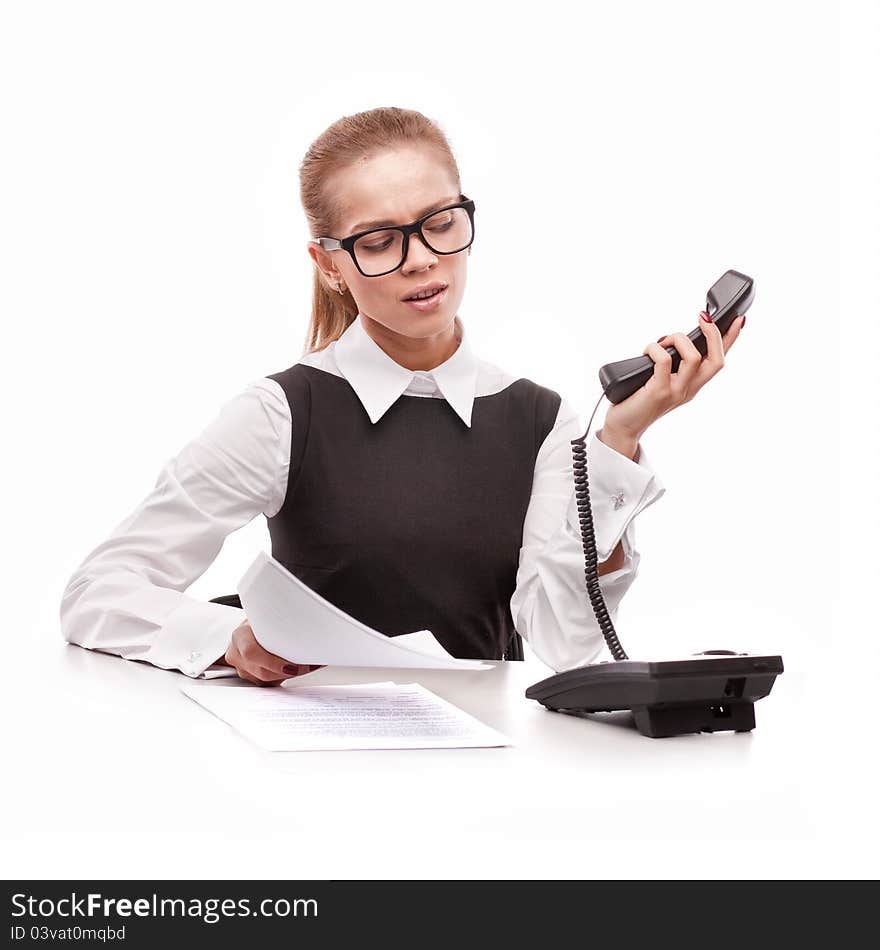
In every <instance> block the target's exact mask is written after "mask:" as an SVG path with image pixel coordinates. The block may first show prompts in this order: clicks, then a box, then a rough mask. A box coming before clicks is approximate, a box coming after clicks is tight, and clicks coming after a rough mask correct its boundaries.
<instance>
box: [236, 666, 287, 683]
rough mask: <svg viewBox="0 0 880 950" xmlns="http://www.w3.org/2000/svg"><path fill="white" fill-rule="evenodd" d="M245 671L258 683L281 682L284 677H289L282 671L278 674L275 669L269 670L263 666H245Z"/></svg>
mask: <svg viewBox="0 0 880 950" xmlns="http://www.w3.org/2000/svg"><path fill="white" fill-rule="evenodd" d="M246 672H247V673H249V674H250V676H252V677H253V678H254V680H255V681H256V682H259V683H260V684H272V683H283V682H284V681H285V680H286V679H289V677H288V676H286V675H284V674H283V673H282V674H281V675H280V676H279V675H278V673H277V672H276V671H275V670H270V669H268V668H267V667H265V666H257V667H253V666H251V667H248V668H247V671H246Z"/></svg>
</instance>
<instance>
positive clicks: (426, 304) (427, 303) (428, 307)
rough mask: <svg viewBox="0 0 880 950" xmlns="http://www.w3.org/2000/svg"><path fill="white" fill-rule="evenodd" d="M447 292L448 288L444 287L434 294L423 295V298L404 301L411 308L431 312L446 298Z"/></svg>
mask: <svg viewBox="0 0 880 950" xmlns="http://www.w3.org/2000/svg"><path fill="white" fill-rule="evenodd" d="M448 293H449V289H448V288H446V287H444V288H443V290H441V291H440V292H439V293H436V294H434V295H433V296H431V297H425V299H424V300H406V299H404V301H403V302H404V303H405V304H406V305H407V306H408V307H410V308H412V309H413V310H421V311H422V312H423V313H425V312H427V313H433V312H434V311H435V310H439V309H440V305H441V304H442V303H443V301H444V300H445V299H446V295H447V294H448Z"/></svg>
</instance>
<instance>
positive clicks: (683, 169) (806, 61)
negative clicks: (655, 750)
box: [0, 0, 880, 877]
mask: <svg viewBox="0 0 880 950" xmlns="http://www.w3.org/2000/svg"><path fill="white" fill-rule="evenodd" d="M878 52H880V13H878V7H877V5H876V4H873V3H855V2H854V3H842V4H840V5H838V4H836V3H831V2H811V3H804V2H801V3H795V2H766V0H761V2H756V0H747V2H743V0H740V2H737V3H736V4H734V3H721V2H716V3H706V2H696V0H694V2H683V0H669V2H666V3H664V4H655V3H650V2H629V3H619V4H600V3H589V4H575V3H562V2H545V3H542V4H540V5H535V4H523V3H508V4H505V5H497V4H474V3H460V2H457V0H448V2H446V3H444V4H442V5H440V6H436V5H435V6H429V7H423V6H418V5H415V6H414V5H413V4H411V3H398V2H394V0H386V2H384V3H382V4H380V5H378V6H377V5H375V4H365V3H356V2H348V0H345V2H337V3H335V4H333V5H332V7H327V6H323V5H311V6H309V5H300V4H293V3H288V4H285V3H259V2H248V3H244V2H234V3H197V2H175V3H157V2H152V3H94V2H80V3H77V4H63V3H45V2H31V3H23V2H20V3H3V4H2V5H0V87H2V88H3V90H4V94H3V97H2V100H0V110H2V111H0V128H2V134H3V138H4V141H5V144H4V146H3V148H2V150H0V202H2V203H0V275H2V283H0V304H2V316H3V332H4V338H3V351H4V354H5V360H4V372H3V393H2V396H3V398H2V411H3V428H4V433H5V436H6V438H5V448H6V451H5V452H4V456H5V462H4V465H3V470H2V478H3V498H4V510H5V522H6V523H5V525H4V529H5V530H4V535H5V537H4V545H3V568H4V578H5V581H6V585H7V590H8V593H7V611H6V617H7V631H6V634H7V636H6V638H5V647H4V650H5V658H6V666H7V676H10V677H16V678H27V679H28V680H29V681H31V682H32V683H33V684H34V687H35V688H37V687H38V686H39V683H40V669H41V664H43V663H44V662H46V657H48V656H51V654H52V653H54V652H56V651H60V650H71V649H76V648H74V647H70V646H68V645H66V644H65V643H64V641H63V640H62V638H61V636H60V632H59V628H58V606H59V601H60V597H61V592H62V590H63V587H64V585H65V583H66V581H67V579H68V577H69V576H70V574H71V573H72V571H73V570H74V568H75V567H76V566H77V564H78V563H79V561H80V560H81V559H82V558H83V557H84V556H85V554H86V553H87V552H88V551H90V550H91V549H92V548H93V547H94V546H95V545H96V544H98V543H99V542H100V541H101V540H102V539H103V538H104V537H105V536H106V534H107V533H108V532H109V531H110V530H111V529H112V528H113V526H114V525H115V524H117V523H118V522H119V521H121V520H122V518H123V517H124V516H125V515H127V513H128V512H129V511H130V510H131V509H132V508H133V507H134V505H135V504H136V503H137V502H138V501H139V500H140V499H141V498H142V497H143V496H144V495H145V494H146V493H147V492H148V491H149V490H150V488H151V487H152V485H153V483H154V481H155V478H156V476H157V475H158V472H159V469H160V468H161V466H162V464H163V463H164V462H165V460H167V459H168V458H170V457H171V456H173V455H175V454H176V453H177V452H178V451H180V449H181V448H182V446H183V445H184V444H185V443H186V441H188V440H189V439H190V438H192V437H193V436H194V435H196V434H197V433H198V432H199V431H200V430H201V429H202V428H203V427H204V426H205V425H206V424H207V422H208V421H209V420H210V419H211V418H212V416H213V415H214V414H215V413H216V412H217V410H218V409H219V407H220V405H221V404H222V403H223V402H224V401H226V400H227V399H229V398H231V396H232V395H234V394H235V393H237V392H238V391H239V390H240V389H242V388H243V387H244V386H245V385H246V384H247V383H248V382H249V381H250V380H252V379H255V378H257V377H260V376H264V375H267V374H268V373H271V372H276V371H278V370H280V369H283V368H285V367H287V366H289V365H290V364H292V363H294V362H296V361H297V360H298V359H299V358H300V356H301V355H302V346H303V341H304V337H305V334H306V329H307V325H308V318H309V312H310V293H311V267H312V264H311V261H310V259H309V258H308V256H307V253H306V250H305V241H306V239H307V237H308V232H307V229H306V225H305V219H304V216H303V213H302V209H301V207H300V205H299V198H298V177H297V167H298V164H299V162H300V161H301V159H302V157H303V155H304V153H305V151H306V149H307V147H308V145H309V144H310V143H311V142H312V141H313V140H314V139H315V138H316V137H317V136H318V135H319V134H320V132H321V131H322V130H323V129H324V128H326V126H327V125H329V124H330V123H331V122H333V121H334V120H335V119H337V118H338V117H340V116H341V115H345V114H352V113H354V112H357V111H360V110H363V109H369V108H373V107H376V106H379V105H398V106H403V107H407V108H414V109H418V110H419V111H421V112H423V113H424V114H425V115H427V116H429V117H431V118H434V119H436V120H437V121H438V122H439V123H440V125H441V127H442V128H443V129H444V131H445V132H446V133H447V135H448V137H449V139H450V141H451V145H452V148H453V150H454V152H455V154H456V156H457V159H458V163H459V168H460V171H461V176H462V188H463V190H464V192H465V193H466V194H468V195H469V196H471V197H473V198H474V199H475V201H476V204H477V212H476V222H477V238H476V243H475V245H474V251H473V253H472V255H471V257H470V260H469V282H468V288H467V291H466V293H465V297H464V301H463V303H462V307H461V310H460V315H461V317H462V319H463V321H464V322H465V324H466V326H467V329H468V332H469V333H470V335H471V340H472V343H473V345H474V347H475V349H476V350H477V352H478V353H480V354H481V355H482V356H483V357H484V358H486V359H488V360H490V361H491V362H494V363H497V364H499V365H502V366H504V367H506V368H508V369H510V370H511V371H512V372H515V373H517V374H519V375H524V376H528V377H529V378H531V379H534V380H535V381H537V382H539V383H541V384H542V385H546V386H549V387H551V388H553V389H555V390H556V391H557V392H559V393H561V394H562V395H564V396H565V397H567V398H569V399H570V400H572V401H573V402H574V403H575V405H576V406H577V407H578V408H579V410H580V411H581V414H582V417H583V418H584V421H585V422H586V419H587V418H588V417H589V414H590V412H591V411H592V408H593V406H594V404H595V402H596V400H597V399H598V398H599V395H600V392H601V390H600V387H599V384H598V377H597V372H598V368H599V366H600V365H602V364H603V363H606V362H610V361H612V360H617V359H623V358H626V357H630V356H635V355H637V354H639V353H641V352H642V350H643V349H644V347H645V346H646V345H647V344H648V343H649V342H653V341H654V340H656V339H657V338H658V337H659V336H661V335H662V334H664V333H671V332H675V331H683V332H685V333H687V332H688V331H690V330H691V329H693V328H694V327H695V326H697V323H698V312H699V310H700V309H702V307H703V306H704V304H705V292H706V290H707V288H708V287H709V286H710V284H712V283H713V282H714V281H715V280H716V279H717V278H718V277H719V276H720V275H721V274H722V273H723V272H724V271H725V270H726V269H728V268H734V269H737V270H740V271H743V272H745V273H747V274H749V275H751V276H753V277H754V278H755V286H756V299H755V302H754V304H753V305H752V307H751V309H750V311H749V316H748V322H747V325H746V327H745V329H744V331H743V333H742V335H741V337H740V339H739V341H738V342H737V344H736V345H735V347H734V348H733V350H732V351H731V352H730V354H729V355H728V358H727V365H726V366H725V368H724V369H723V370H722V372H721V373H720V374H719V375H718V376H716V378H715V379H713V380H712V381H711V382H710V383H709V384H708V385H707V386H706V388H705V389H704V390H703V391H702V392H701V393H700V394H699V395H698V396H697V398H696V399H695V400H694V401H693V402H692V403H690V404H688V405H686V406H684V407H682V408H680V409H679V410H677V411H675V412H673V413H670V414H669V415H667V416H666V417H664V418H663V419H662V420H660V421H659V422H658V423H656V424H655V425H654V426H653V427H652V428H651V429H650V430H649V431H648V432H647V433H646V435H645V436H644V438H643V445H644V446H645V448H646V450H647V452H648V453H649V454H650V457H651V460H652V462H653V463H654V465H655V468H656V470H657V472H658V474H659V475H660V477H661V479H662V481H663V483H664V484H665V485H666V487H667V493H666V495H665V496H664V497H663V498H662V499H661V501H660V502H658V503H657V504H656V505H655V506H653V507H652V508H650V509H649V510H648V511H646V512H645V513H644V514H643V515H642V516H641V517H640V518H639V520H638V522H637V541H638V547H639V550H640V551H641V553H642V558H643V560H642V567H641V571H640V575H639V578H638V580H637V582H636V584H635V586H634V587H633V589H632V590H631V591H630V593H629V594H628V595H627V598H626V600H625V601H624V603H623V606H622V608H621V614H620V622H619V624H618V631H619V633H620V635H621V639H622V640H623V642H624V644H625V646H626V648H627V650H628V652H629V654H630V655H631V656H633V655H638V653H639V650H640V648H647V647H649V646H650V647H651V648H652V649H651V652H652V655H653V654H654V653H655V647H656V644H655V643H654V641H653V639H652V628H653V627H655V626H656V625H657V623H658V622H659V621H666V620H667V618H670V617H674V618H675V622H676V625H677V629H678V631H679V633H678V636H677V638H676V637H670V638H669V640H668V645H669V652H670V655H675V654H677V653H680V652H682V651H687V652H690V651H691V650H697V649H706V648H713V647H732V648H736V649H743V650H749V651H751V652H768V653H769V652H772V653H775V652H779V653H781V654H782V655H783V658H784V660H785V663H786V669H787V670H791V671H792V672H805V673H808V674H810V676H811V677H812V679H811V682H812V683H813V684H814V687H816V688H817V692H816V694H815V701H816V702H819V701H820V700H821V701H822V702H827V705H828V717H829V718H828V726H827V729H826V732H825V733H824V734H823V736H822V737H821V738H822V739H823V740H825V741H826V742H827V743H828V746H827V748H828V749H829V750H830V749H831V748H832V747H833V749H834V754H835V755H836V756H839V758H838V759H837V760H836V761H837V763H838V765H839V766H840V768H841V769H843V771H842V772H837V771H835V770H829V774H828V789H827V796H826V800H827V803H828V814H827V815H826V816H825V818H826V819H827V821H826V822H825V823H824V824H823V826H822V827H823V828H824V831H823V836H822V837H821V839H817V840H816V841H815V852H814V853H815V854H816V855H819V856H820V861H819V863H817V864H814V865H812V867H813V868H814V869H816V870H815V873H818V874H825V875H828V876H853V875H860V874H871V873H872V872H871V870H870V865H869V861H870V854H871V850H872V849H871V848H866V846H865V844H866V842H865V837H866V835H869V836H872V837H874V838H876V819H873V823H872V824H868V822H869V821H870V819H869V818H868V812H869V806H870V805H871V803H872V801H873V797H874V786H873V785H872V784H871V779H872V777H873V776H872V769H873V764H874V760H875V758H876V753H875V752H874V751H873V749H874V744H873V742H870V741H869V735H870V733H869V731H868V727H869V726H870V725H871V720H870V715H871V714H872V711H871V708H870V704H869V702H868V701H867V700H868V696H869V694H868V693H866V692H865V690H868V691H872V690H873V689H874V685H873V683H874V676H873V671H872V669H871V667H870V662H872V661H873V662H876V660H877V647H876V639H875V636H876V630H877V621H876V617H875V616H874V612H873V604H872V603H869V600H870V601H873V598H871V597H870V594H871V593H872V592H873V588H874V585H876V568H877V558H876V555H875V554H874V544H873V536H874V533H875V530H876V528H877V525H878V518H877V511H878V506H877V498H876V495H877V490H878V487H880V478H878V475H880V468H878V451H877V438H876V436H877V418H878V408H880V406H878V398H877V395H876V388H875V386H874V383H873V380H874V379H875V378H876V368H875V367H874V365H873V359H874V354H875V353H876V352H877V342H878V339H877V336H878V335H877V328H876V321H877V316H878V295H877V286H878V266H877V264H878V249H880V242H878V225H877V220H878V217H880V207H878V167H880V165H878V162H880V129H878V118H877V110H876V101H875V100H874V99H872V96H871V92H870V90H871V89H872V88H875V84H876V81H877V78H878V77H876V75H872V72H876V62H877V56H878ZM524 222H525V223H524ZM844 324H846V326H847V328H848V331H849V332H848V337H847V340H846V345H845V346H844V345H843V327H844ZM842 371H843V373H845V374H846V375H843V374H842ZM606 409H607V403H603V405H602V406H601V407H600V410H599V413H598V414H597V418H596V420H595V421H594V427H593V428H594V430H595V429H597V428H599V427H600V425H601V418H602V415H603V414H604V412H605V410H606ZM260 547H263V548H264V549H266V550H268V549H269V539H268V533H267V531H266V528H265V521H264V519H262V518H261V519H258V520H255V521H254V522H252V523H251V524H250V525H248V526H247V527H245V528H244V529H242V530H241V531H239V532H237V533H236V534H235V535H233V536H231V537H230V538H229V539H228V541H227V543H226V545H225V547H224V550H223V552H222V553H221V555H220V557H219V558H218V559H217V561H216V562H215V563H214V564H213V565H212V566H211V567H210V568H209V570H208V571H207V572H206V573H205V574H204V575H203V576H202V577H201V578H200V579H199V580H198V581H196V583H195V584H194V585H193V586H192V587H191V588H190V592H191V593H192V594H194V595H196V596H203V597H204V598H205V599H208V598H210V597H213V596H216V595H217V594H220V593H228V592H231V591H232V590H234V589H235V584H236V582H237V580H238V578H239V577H240V576H241V573H242V572H243V570H244V568H245V567H246V566H247V565H248V564H249V563H250V561H251V560H252V557H253V554H254V552H255V550H256V549H258V548H260ZM664 626H668V623H665V622H664ZM667 636H669V635H668V634H667ZM119 662H123V661H121V660H120V661H119ZM823 667H826V668H827V670H828V687H827V689H825V688H824V687H821V686H819V684H820V683H821V681H820V679H819V676H820V672H821V670H822V668H823ZM832 697H833V700H832ZM772 701H773V698H772V697H770V698H768V699H767V700H765V702H772ZM36 714H37V715H39V713H36ZM16 715H18V714H17V713H16V711H15V710H12V709H5V710H4V711H3V716H4V720H6V723H5V725H8V722H9V719H8V717H9V716H16ZM758 715H759V730H758V732H757V733H756V737H760V709H759V710H758ZM819 738H820V737H817V755H823V754H825V750H826V747H825V746H823V745H822V743H821V742H819ZM40 754H41V755H43V756H45V755H51V754H52V749H43V750H41V752H40ZM25 765H26V764H25V763H22V764H20V767H21V768H22V781H24V782H26V781H27V779H26V768H25V767H24V766H25ZM0 794H4V793H0ZM61 807H63V803H62V802H61V801H60V800H59V808H61ZM832 816H833V817H832ZM70 821H71V826H72V827H74V826H75V824H76V821H77V818H76V815H71V816H70ZM34 830H35V839H34V842H35V845H34V846H35V847H36V848H46V849H47V852H46V864H45V876H46V877H51V876H52V873H53V871H52V860H51V849H50V848H49V846H48V845H47V844H46V843H45V841H44V839H43V838H41V837H38V836H36V833H37V831H38V829H34ZM710 837H711V829H707V840H708V839H709V838H710ZM151 840H154V843H153V844H152V845H151V844H150V843H146V844H145V845H144V846H145V847H147V848H149V847H153V848H155V849H156V853H157V854H158V853H161V850H162V849H163V848H164V847H166V843H165V842H163V841H161V836H160V837H158V838H156V839H151ZM540 846H541V841H540V836H538V837H536V839H535V848H536V849H539V848H540ZM108 853H109V852H108ZM613 853H614V849H613V848H610V849H609V851H608V854H609V855H613ZM822 855H827V863H826V864H824V865H823V864H822V863H821V856H822ZM251 858H252V859H253V860H254V862H258V853H257V852H251ZM670 860H671V861H672V862H673V863H672V865H670V866H669V867H670V868H671V869H672V871H671V873H675V871H676V868H677V869H678V870H679V871H680V873H681V874H682V875H683V876H691V875H692V874H693V873H694V869H693V868H692V867H689V865H688V856H687V853H686V849H683V850H682V851H680V852H678V854H677V855H676V854H672V855H671V856H670ZM189 861H190V864H189V865H187V866H186V868H185V870H184V872H183V873H184V874H188V873H189V872H192V873H193V874H199V873H201V874H204V875H208V876H210V867H208V866H207V864H206V865H205V866H204V867H202V866H200V865H199V862H198V855H197V853H196V854H190V855H189ZM676 861H678V862H679V864H678V865H676V864H675V862H676ZM774 861H775V862H777V863H776V864H773V862H774ZM767 862H768V863H767V864H766V865H765V870H766V871H767V872H770V871H774V872H779V873H784V872H785V869H786V867H787V865H786V864H785V856H784V855H783V854H781V853H775V854H771V855H769V856H768V858H767ZM258 868H259V865H258V863H254V865H253V867H250V868H249V869H248V870H250V871H252V872H254V873H256V874H259V870H258ZM822 868H825V870H821V869H822ZM0 870H2V871H3V872H4V873H5V874H6V875H7V876H15V874H16V868H15V867H14V866H12V867H3V868H0ZM344 870H345V853H344V847H343V848H342V850H341V852H340V869H339V874H338V875H337V876H344ZM667 870H668V869H667ZM104 873H105V874H106V875H107V876H112V875H113V874H114V867H111V866H110V865H109V864H108V866H107V868H106V870H105V872H104ZM120 873H122V874H125V873H131V871H130V870H129V871H121V872H120ZM180 873H181V869H180V867H172V865H171V863H170V861H169V864H168V868H167V874H168V876H174V875H178V874H180ZM243 873H244V871H243ZM394 873H395V872H394V871H390V870H389V876H393V875H394ZM474 873H479V869H478V867H476V868H475V871H474ZM631 873H634V874H635V876H639V875H638V872H632V871H631V865H629V864H627V863H624V862H621V863H620V864H619V866H617V867H615V866H614V862H613V860H612V861H611V863H609V860H608V855H606V856H605V858H604V859H603V863H602V865H601V867H596V868H592V867H590V866H589V864H585V865H584V868H583V875H584V876H586V877H589V876H593V875H595V874H599V875H606V874H608V875H610V874H617V875H620V876H629V875H630V874H631ZM712 873H720V872H719V871H718V869H715V871H714V872H712ZM754 873H760V872H759V871H755V872H754ZM790 873H792V874H795V873H796V869H795V868H794V867H792V868H791V870H790ZM251 876H253V875H251Z"/></svg>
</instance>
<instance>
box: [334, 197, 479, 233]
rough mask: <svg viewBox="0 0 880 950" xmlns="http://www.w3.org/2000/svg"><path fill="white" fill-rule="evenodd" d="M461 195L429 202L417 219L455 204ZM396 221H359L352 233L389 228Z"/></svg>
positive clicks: (353, 227)
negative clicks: (436, 209) (437, 209)
mask: <svg viewBox="0 0 880 950" xmlns="http://www.w3.org/2000/svg"><path fill="white" fill-rule="evenodd" d="M460 197H461V195H452V196H451V197H449V198H441V199H440V200H439V201H435V202H433V203H432V204H429V205H428V207H427V208H423V209H422V210H421V211H420V212H419V213H418V214H417V215H416V219H418V218H421V217H422V216H423V215H426V214H427V213H428V212H429V211H433V210H434V209H435V208H442V207H443V206H444V205H451V204H455V202H457V201H458V200H459V198H460ZM396 223H397V222H396V221H389V220H387V219H386V220H384V221H359V222H358V223H357V224H355V225H353V226H352V229H351V233H352V234H357V232H358V231H369V230H370V228H387V227H392V226H393V225H395V224H396Z"/></svg>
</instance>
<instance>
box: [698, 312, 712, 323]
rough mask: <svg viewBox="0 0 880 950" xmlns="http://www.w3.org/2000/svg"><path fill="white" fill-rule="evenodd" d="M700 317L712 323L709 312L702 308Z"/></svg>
mask: <svg viewBox="0 0 880 950" xmlns="http://www.w3.org/2000/svg"><path fill="white" fill-rule="evenodd" d="M700 319H701V320H704V321H705V322H706V323H711V322H712V318H711V317H710V316H709V314H708V313H706V311H705V310H701V311H700Z"/></svg>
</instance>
